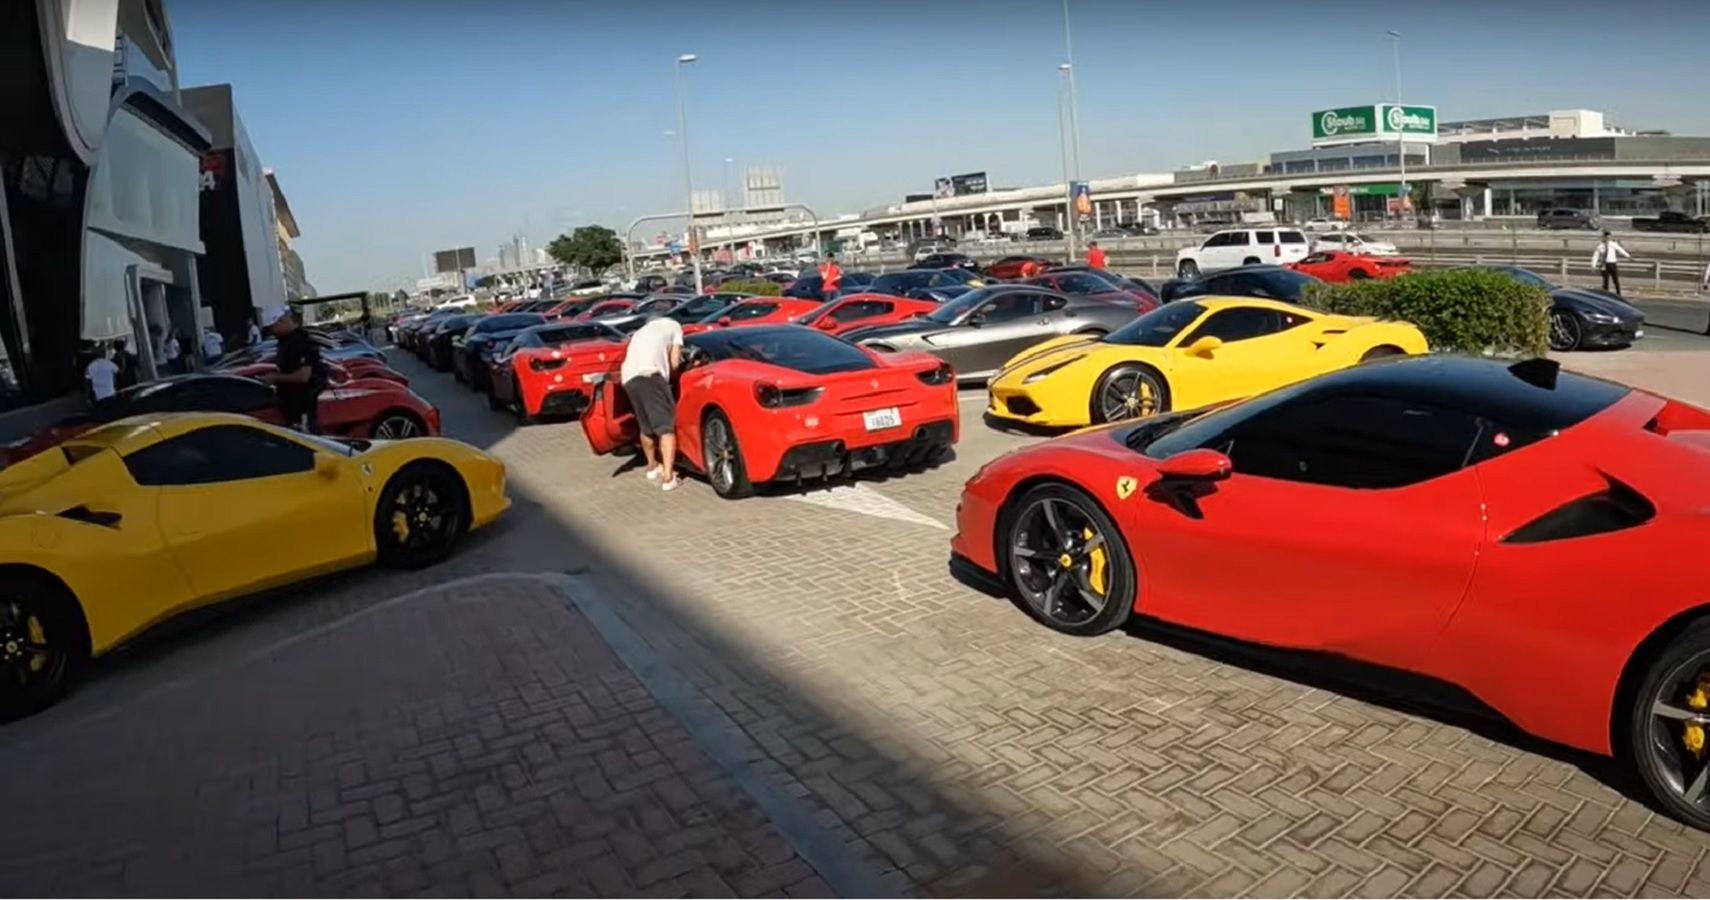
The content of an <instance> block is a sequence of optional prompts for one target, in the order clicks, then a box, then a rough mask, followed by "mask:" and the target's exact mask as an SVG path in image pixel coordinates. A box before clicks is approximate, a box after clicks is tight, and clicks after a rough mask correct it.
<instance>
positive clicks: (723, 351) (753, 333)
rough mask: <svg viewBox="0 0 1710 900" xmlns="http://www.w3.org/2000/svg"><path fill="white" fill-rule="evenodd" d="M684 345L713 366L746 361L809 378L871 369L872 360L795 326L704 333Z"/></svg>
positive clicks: (851, 348) (864, 354) (834, 341)
mask: <svg viewBox="0 0 1710 900" xmlns="http://www.w3.org/2000/svg"><path fill="white" fill-rule="evenodd" d="M687 343H689V344H690V345H691V346H693V347H696V348H697V349H698V350H700V351H701V352H702V353H705V354H706V357H707V358H708V359H710V360H712V361H715V362H716V361H718V360H724V359H748V360H754V361H755V362H763V363H769V364H771V365H774V366H782V367H784V368H786V369H794V370H796V371H797V372H805V373H807V374H809V375H829V374H831V373H834V372H859V371H862V370H865V369H871V368H875V365H874V363H873V359H872V357H870V356H868V355H867V353H866V351H864V350H861V349H860V348H858V347H856V346H854V345H853V344H849V343H845V342H844V341H841V340H838V339H837V338H834V337H831V336H829V335H825V334H821V333H819V332H817V331H811V330H808V329H806V328H798V327H795V326H790V327H784V328H764V327H759V328H727V329H722V330H719V331H707V332H702V333H700V334H697V335H693V336H691V337H689V338H688V339H687Z"/></svg>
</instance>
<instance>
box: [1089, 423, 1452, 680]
mask: <svg viewBox="0 0 1710 900" xmlns="http://www.w3.org/2000/svg"><path fill="white" fill-rule="evenodd" d="M1480 427H1481V426H1480V424H1479V422H1478V420H1476V419H1474V418H1473V417H1470V416H1467V415H1466V414H1464V413H1461V412H1459V411H1451V410H1444V409H1440V408H1436V407H1432V406H1429V405H1425V404H1419V403H1414V402H1411V401H1408V400H1405V399H1397V398H1391V397H1382V396H1375V395H1365V394H1325V393H1316V394H1314V393H1303V394H1301V395H1299V396H1298V398H1296V399H1293V400H1292V401H1288V402H1282V403H1278V404H1275V405H1272V406H1270V407H1268V408H1265V409H1262V410H1261V411H1259V412H1257V413H1255V414H1253V415H1250V416H1247V417H1243V418H1241V419H1239V420H1237V421H1236V422H1235V423H1234V424H1233V425H1231V426H1230V427H1228V428H1226V429H1224V430H1222V431H1220V432H1218V433H1214V434H1211V435H1209V436H1208V437H1207V438H1206V439H1205V440H1203V441H1201V442H1199V446H1201V447H1206V448H1209V449H1212V450H1216V451H1218V452H1221V453H1224V454H1226V455H1227V456H1228V457H1229V459H1230V461H1231V464H1232V474H1230V475H1229V476H1228V478H1226V479H1224V480H1222V481H1206V482H1195V483H1192V484H1168V483H1164V482H1159V483H1156V484H1153V485H1149V486H1146V489H1145V491H1144V492H1143V493H1137V494H1136V495H1135V500H1136V501H1137V502H1135V503H1131V504H1124V505H1122V506H1119V507H1118V508H1117V512H1118V514H1119V515H1122V516H1125V517H1128V518H1129V520H1130V525H1131V528H1133V529H1134V530H1135V533H1142V534H1144V535H1145V541H1144V542H1143V543H1141V544H1139V545H1137V547H1136V549H1137V553H1138V558H1137V560H1136V564H1137V567H1138V568H1139V570H1140V572H1141V573H1142V577H1141V581H1142V595H1141V598H1140V608H1141V609H1143V610H1145V611H1146V612H1148V613H1149V614H1153V615H1157V616H1159V617H1161V618H1164V619H1167V620H1169V621H1172V622H1177V623H1179V624H1183V625H1187V626H1189V627H1193V628H1202V629H1206V630H1208V631H1214V632H1216V633H1218V634H1224V635H1228V636H1231V637H1235V638H1239V639H1242V640H1252V641H1259V642H1263V643H1269V644H1277V645H1283V646H1291V647H1303V648H1311V649H1317V650H1329V651H1333V652H1338V653H1345V654H1347V655H1350V656H1354V657H1357V658H1362V659H1367V660H1371V661H1374V662H1379V663H1384V664H1388V665H1398V666H1408V665H1410V664H1413V663H1416V661H1417V659H1418V656H1417V654H1421V653H1425V652H1427V650H1428V646H1429V641H1430V639H1431V638H1432V637H1434V636H1435V635H1436V634H1437V633H1438V632H1439V630H1440V629H1441V628H1442V626H1443V625H1444V624H1445V623H1446V622H1447V620H1448V617H1449V616H1450V615H1451V614H1452V613H1453V611H1454V608H1455V606H1456V604H1458V603H1459V602H1460V600H1461V598H1462V597H1463V596H1464V595H1465V593H1466V590H1467V585H1468V583H1469V581H1470V579H1471V577H1472V573H1473V568H1474V563H1475V561H1476V559H1477V557H1478V553H1479V549H1480V545H1481V542H1482V540H1483V536H1484V523H1483V518H1482V513H1481V495H1480V490H1479V483H1478V477H1477V475H1476V473H1474V472H1473V471H1472V470H1470V469H1467V468H1465V467H1464V463H1465V461H1466V459H1467V457H1468V455H1469V453H1470V451H1471V449H1472V447H1473V446H1474V445H1475V443H1476V442H1477V440H1478V437H1479V434H1480Z"/></svg>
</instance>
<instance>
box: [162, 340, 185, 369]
mask: <svg viewBox="0 0 1710 900" xmlns="http://www.w3.org/2000/svg"><path fill="white" fill-rule="evenodd" d="M163 349H164V350H165V351H166V358H165V359H164V360H162V362H165V363H166V371H168V372H178V371H181V370H180V369H179V368H178V357H180V356H183V355H184V351H183V348H182V347H180V346H179V345H178V332H176V331H168V332H167V333H166V344H165V346H164V347H163Z"/></svg>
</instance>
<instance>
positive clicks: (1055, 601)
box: [1009, 497, 1111, 628]
mask: <svg viewBox="0 0 1710 900" xmlns="http://www.w3.org/2000/svg"><path fill="white" fill-rule="evenodd" d="M1105 542H1106V536H1105V534H1104V533H1103V532H1102V531H1101V530H1100V528H1099V525H1098V523H1097V522H1095V521H1093V519H1092V517H1091V516H1089V515H1087V514H1086V513H1085V512H1084V511H1082V510H1081V509H1080V508H1079V507H1078V506H1076V505H1075V504H1074V503H1072V502H1070V501H1068V500H1065V499H1060V498H1057V497H1042V498H1040V499H1038V500H1035V501H1033V502H1032V503H1031V504H1029V505H1028V506H1027V507H1026V508H1025V509H1023V510H1022V511H1021V514H1020V516H1019V517H1018V518H1017V519H1016V525H1015V529H1014V530H1013V532H1012V537H1011V540H1010V547H1009V555H1010V572H1011V577H1012V579H1013V580H1014V582H1015V586H1016V588H1017V589H1018V590H1019V591H1020V593H1021V596H1022V599H1023V600H1024V601H1025V602H1026V603H1027V604H1028V605H1029V606H1031V607H1032V608H1033V610H1034V611H1035V612H1037V613H1038V614H1039V615H1040V616H1041V617H1042V618H1044V619H1046V620H1047V621H1049V622H1050V623H1052V624H1055V625H1058V626H1061V627H1066V628H1074V627H1077V626H1080V625H1084V624H1086V623H1087V622H1089V621H1091V620H1092V619H1093V618H1094V617H1095V616H1097V615H1098V614H1099V613H1100V612H1102V611H1103V610H1104V608H1105V605H1106V604H1107V603H1108V602H1109V599H1110V597H1109V594H1110V574H1111V573H1110V551H1109V549H1108V548H1107V547H1106V546H1105Z"/></svg>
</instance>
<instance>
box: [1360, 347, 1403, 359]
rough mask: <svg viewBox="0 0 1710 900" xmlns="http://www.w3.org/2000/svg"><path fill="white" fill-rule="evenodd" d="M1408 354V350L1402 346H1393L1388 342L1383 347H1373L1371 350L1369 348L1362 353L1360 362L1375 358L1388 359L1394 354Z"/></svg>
mask: <svg viewBox="0 0 1710 900" xmlns="http://www.w3.org/2000/svg"><path fill="white" fill-rule="evenodd" d="M1406 355H1407V351H1405V350H1403V349H1401V348H1400V347H1392V346H1390V345H1388V344H1384V345H1383V346H1381V347H1373V348H1371V349H1370V350H1367V351H1366V352H1365V353H1363V354H1361V355H1360V362H1370V361H1372V360H1374V359H1388V358H1390V357H1392V356H1406Z"/></svg>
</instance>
